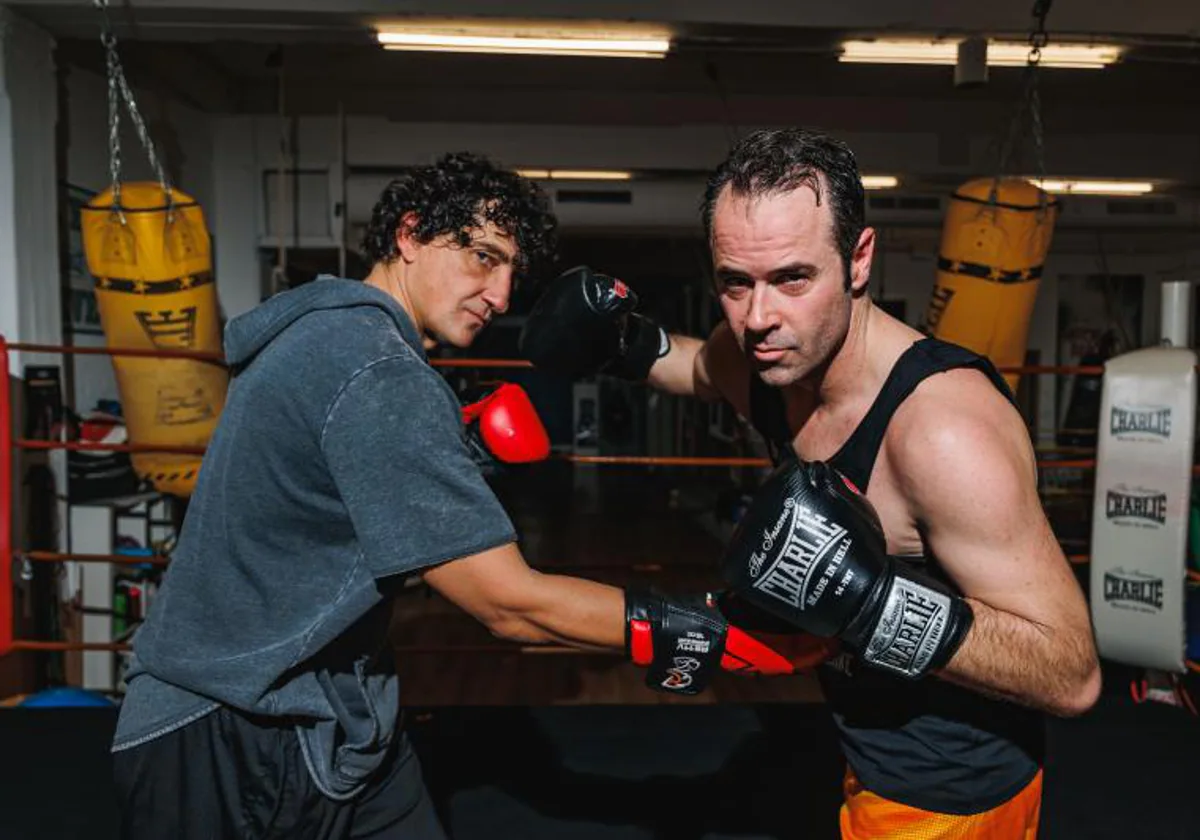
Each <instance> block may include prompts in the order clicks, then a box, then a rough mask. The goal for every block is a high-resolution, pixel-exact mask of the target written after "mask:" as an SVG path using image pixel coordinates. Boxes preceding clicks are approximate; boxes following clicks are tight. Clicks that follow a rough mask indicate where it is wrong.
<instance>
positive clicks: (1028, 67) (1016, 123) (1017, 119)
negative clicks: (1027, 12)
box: [993, 0, 1052, 204]
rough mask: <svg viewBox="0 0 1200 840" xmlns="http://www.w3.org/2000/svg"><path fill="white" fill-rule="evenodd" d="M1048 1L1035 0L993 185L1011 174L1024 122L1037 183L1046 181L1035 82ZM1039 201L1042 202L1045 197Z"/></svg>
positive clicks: (1044, 40) (1044, 41)
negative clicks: (1021, 76) (1011, 114)
mask: <svg viewBox="0 0 1200 840" xmlns="http://www.w3.org/2000/svg"><path fill="white" fill-rule="evenodd" d="M1051 2H1052V0H1034V4H1033V12H1032V14H1033V18H1034V25H1033V26H1032V27H1031V28H1030V31H1029V39H1028V40H1029V56H1028V59H1027V60H1026V63H1025V70H1024V79H1023V80H1022V86H1021V95H1020V98H1019V99H1018V102H1017V112H1016V114H1015V115H1014V117H1013V119H1012V120H1011V121H1010V123H1009V126H1008V133H1007V136H1006V137H1005V138H1004V142H1003V143H1002V145H1001V148H1000V154H999V161H998V165H997V167H996V168H997V175H996V182H999V180H1000V179H1001V178H1003V177H1004V176H1005V175H1008V174H1011V173H1010V171H1009V169H1010V166H1011V164H1012V163H1013V159H1014V157H1016V156H1017V153H1018V151H1019V148H1020V146H1021V145H1022V143H1021V140H1022V136H1023V135H1024V129H1025V125H1026V122H1028V124H1029V129H1030V130H1029V139H1030V140H1031V142H1032V144H1033V155H1034V167H1035V168H1036V170H1037V177H1038V179H1039V183H1043V182H1045V180H1046V153H1045V131H1044V128H1043V125H1042V97H1041V91H1040V89H1039V87H1038V82H1039V79H1040V72H1039V71H1040V69H1041V60H1042V49H1043V48H1044V47H1045V46H1046V44H1047V43H1049V40H1050V36H1049V35H1048V34H1047V32H1046V15H1047V14H1048V13H1049V12H1050V5H1051ZM993 192H995V189H994V188H993ZM1042 202H1043V204H1044V203H1045V195H1044V194H1043V196H1042Z"/></svg>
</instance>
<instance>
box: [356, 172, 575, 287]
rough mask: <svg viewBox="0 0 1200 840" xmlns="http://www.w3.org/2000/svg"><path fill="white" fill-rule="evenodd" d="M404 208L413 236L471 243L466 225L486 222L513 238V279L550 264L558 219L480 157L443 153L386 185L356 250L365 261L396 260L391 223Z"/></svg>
mask: <svg viewBox="0 0 1200 840" xmlns="http://www.w3.org/2000/svg"><path fill="white" fill-rule="evenodd" d="M409 213H413V214H415V215H416V218H417V222H416V228H415V230H414V233H415V236H416V238H417V241H419V242H429V241H431V240H433V239H434V238H435V237H437V236H440V235H442V234H447V233H448V234H452V235H454V236H455V238H456V239H457V241H458V242H459V244H460V245H462V246H463V247H466V246H467V245H469V244H470V242H471V232H472V230H478V229H479V228H480V227H482V226H483V225H484V224H485V223H486V222H492V223H493V224H494V225H496V227H498V228H500V230H502V231H504V232H505V233H506V234H508V235H509V236H511V237H513V239H515V240H516V244H517V256H516V261H515V265H514V269H515V275H516V276H518V277H527V276H534V277H536V276H538V275H540V274H542V273H543V272H544V271H546V270H548V269H549V268H550V266H551V265H552V264H553V262H554V258H555V249H556V247H557V230H558V220H557V219H556V218H555V217H554V214H553V213H552V212H551V211H550V202H549V199H548V198H547V197H546V194H545V193H544V192H543V191H542V189H541V188H540V187H538V185H537V184H535V183H534V182H532V181H530V180H528V179H526V178H522V177H521V176H520V175H518V174H517V173H516V172H512V171H510V170H506V169H501V168H499V167H497V166H496V165H494V164H493V163H492V162H491V161H489V160H488V159H487V158H485V157H483V156H481V155H476V154H470V153H466V152H459V153H454V154H448V155H445V156H444V157H442V158H441V159H440V160H438V161H437V162H436V163H434V164H432V165H430V166H417V167H413V168H412V169H410V170H408V171H407V172H405V173H404V174H403V175H401V176H400V177H398V178H396V179H395V180H393V181H392V182H391V183H390V184H388V185H387V187H386V188H385V189H384V191H383V193H382V194H381V195H380V196H379V201H378V202H376V204H375V209H374V211H373V212H372V213H371V223H370V224H369V225H368V226H367V230H366V233H365V234H364V235H363V240H362V247H363V251H364V252H365V253H366V256H367V258H368V259H369V260H370V261H371V262H372V263H388V262H391V261H392V260H394V259H396V256H397V251H396V226H397V225H398V224H399V223H400V220H401V219H403V218H404V217H405V216H406V215H407V214H409Z"/></svg>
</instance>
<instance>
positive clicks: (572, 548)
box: [0, 467, 1200, 840]
mask: <svg viewBox="0 0 1200 840" xmlns="http://www.w3.org/2000/svg"><path fill="white" fill-rule="evenodd" d="M538 469H539V470H540V472H538V473H536V474H535V473H529V474H525V475H520V476H512V477H511V478H512V479H513V480H512V481H509V477H504V478H502V479H500V480H498V481H497V487H498V489H499V490H500V492H501V496H502V497H503V498H504V500H505V502H506V504H508V505H509V507H510V509H511V510H512V511H513V512H514V519H515V521H516V522H517V524H518V527H519V529H520V530H521V536H522V542H523V546H524V548H525V551H526V554H527V556H528V559H529V560H530V562H531V563H533V564H534V565H540V566H546V567H559V568H563V566H564V564H570V565H571V567H572V568H571V570H572V571H575V572H577V573H579V574H584V575H587V576H590V577H595V578H598V579H604V580H610V581H612V582H614V583H627V582H629V581H630V580H631V579H632V578H633V577H635V576H636V577H638V578H640V579H642V580H643V581H644V582H647V583H653V584H655V585H661V586H662V587H663V588H664V589H667V590H686V589H691V590H695V589H699V588H701V587H703V586H705V585H710V584H711V583H712V582H713V581H712V574H711V572H710V568H711V566H712V564H713V561H715V559H716V558H717V557H718V556H719V552H720V541H719V540H718V539H717V537H716V536H714V535H713V534H712V533H710V532H709V531H708V530H706V529H705V528H704V527H701V526H700V525H699V524H698V523H699V522H700V521H701V520H702V519H703V517H701V516H699V515H698V514H700V513H702V512H703V508H704V507H705V505H706V504H707V502H703V503H698V502H696V499H703V498H704V494H703V492H700V493H699V494H696V493H691V492H689V490H688V488H685V490H684V492H683V493H682V494H680V493H672V492H671V491H672V490H673V489H676V490H677V489H678V488H677V487H676V486H675V485H674V484H673V482H674V481H677V480H678V478H677V477H676V478H672V477H669V476H659V475H650V476H647V475H644V474H643V475H638V474H626V475H624V476H622V475H620V474H607V475H605V476H602V477H600V480H599V482H598V492H597V493H595V494H581V493H579V492H575V493H572V492H567V491H566V487H568V486H569V484H568V485H563V484H562V482H564V481H567V482H569V481H570V478H569V476H567V477H564V476H563V475H562V474H561V473H558V472H556V471H555V468H553V467H544V468H538ZM555 488H557V490H558V492H548V491H551V490H554V489H555ZM706 564H707V567H706ZM635 565H636V566H638V567H640V568H641V569H642V571H639V572H630V571H629V567H632V566H635ZM655 565H659V566H663V567H664V568H663V569H662V570H661V571H650V570H649V569H648V568H647V567H651V566H655ZM581 566H582V567H584V568H583V569H579V567H581ZM621 567H625V568H624V569H622V568H621ZM394 635H395V641H396V644H397V645H398V646H399V647H401V648H410V650H408V651H407V652H406V653H402V654H401V655H400V656H399V659H398V661H399V663H400V667H401V671H402V676H403V678H404V680H405V682H404V690H405V692H406V697H407V703H408V706H409V712H408V719H409V731H410V733H411V737H412V738H413V741H414V743H415V745H416V747H417V750H418V753H419V755H420V757H421V760H422V762H423V766H424V770H425V775H426V779H427V781H428V784H429V787H430V790H431V792H432V794H433V796H434V798H435V800H436V802H437V804H438V807H439V809H440V810H441V813H442V815H443V819H444V821H445V823H446V826H447V828H448V829H449V830H450V832H451V834H452V836H453V837H454V838H456V840H473V838H488V840H495V838H521V839H522V840H537V838H563V837H571V838H587V839H588V840H591V839H592V838H594V839H595V840H626V839H627V838H628V840H643V838H667V839H669V840H676V839H678V840H683V838H704V840H718V838H719V839H720V840H734V839H735V838H736V839H737V840H767V838H793V837H803V838H835V837H836V836H837V830H836V820H837V806H838V802H839V793H840V787H839V786H840V780H841V773H842V768H843V764H842V759H841V757H840V754H839V752H838V748H837V743H836V739H835V736H834V731H833V728H832V724H831V722H830V720H829V716H828V714H827V712H826V710H825V709H824V707H823V706H822V705H821V702H820V693H819V690H818V689H817V687H816V685H815V683H814V682H813V681H812V680H811V679H795V680H743V679H734V678H727V679H722V680H721V681H720V682H719V683H718V684H717V685H716V686H715V687H714V690H713V691H712V692H710V693H709V694H708V695H706V696H704V697H700V698H695V699H691V700H678V699H672V698H666V697H664V696H663V695H660V694H657V693H655V692H651V691H649V690H647V689H645V688H644V687H643V686H642V684H641V679H640V674H639V673H638V671H637V669H634V668H632V667H630V666H626V665H624V664H622V663H620V662H619V661H617V660H616V659H615V658H613V657H604V656H591V655H587V656H580V655H573V654H554V653H542V654H529V653H526V654H521V653H508V652H506V653H495V652H485V651H483V650H476V651H475V652H464V653H456V654H451V653H448V652H446V648H450V647H461V646H472V647H477V648H488V647H493V646H496V645H497V644H498V643H497V641H496V640H494V639H492V638H491V637H490V636H489V635H488V634H487V632H486V631H484V630H482V628H480V627H478V626H477V625H475V624H474V623H473V622H472V621H471V620H470V619H467V618H465V617H463V616H462V615H461V614H458V613H457V612H456V611H455V610H453V609H452V608H450V607H448V606H447V605H445V604H442V603H440V602H439V600H438V599H437V598H435V597H431V596H430V595H429V593H428V592H427V591H426V590H424V589H423V588H420V587H417V588H413V589H412V590H410V591H408V592H407V593H406V594H405V595H404V596H402V598H401V599H400V602H399V604H398V606H397V610H396V621H395V627H394ZM411 648H425V650H424V652H418V651H416V650H411ZM1133 676H1134V672H1133V671H1132V670H1130V669H1126V668H1122V667H1119V666H1115V665H1112V664H1110V663H1106V668H1105V692H1104V696H1103V697H1102V699H1101V701H1100V703H1099V704H1098V705H1097V707H1096V708H1095V709H1094V710H1093V711H1092V712H1090V713H1089V714H1087V715H1085V716H1083V717H1081V718H1078V719H1073V720H1052V721H1050V724H1049V742H1048V758H1047V769H1046V792H1045V800H1044V811H1043V823H1042V832H1041V835H1040V836H1041V837H1043V838H1051V840H1060V839H1061V840H1075V839H1076V838H1133V837H1136V838H1147V840H1151V839H1153V840H1157V839H1158V838H1162V840H1177V839H1178V840H1183V838H1195V837H1197V836H1200V797H1197V796H1195V794H1194V787H1195V782H1194V775H1195V771H1196V769H1197V768H1200V719H1197V718H1196V717H1194V716H1192V715H1191V714H1190V713H1188V712H1186V711H1184V710H1182V709H1180V708H1177V707H1173V706H1168V705H1164V704H1161V703H1154V702H1148V703H1142V704H1137V703H1135V702H1134V701H1133V699H1132V697H1131V694H1130V690H1129V686H1130V680H1131V678H1132V677H1133ZM1191 688H1192V692H1193V695H1195V696H1200V691H1197V689H1198V688H1200V687H1198V686H1196V685H1195V681H1194V680H1193V684H1192V686H1191ZM115 719H116V715H115V712H114V711H112V710H105V709H4V710H0V745H3V754H4V756H5V759H6V760H5V761H4V762H3V763H2V764H0V768H2V769H0V815H2V816H0V840H43V838H45V839H46V840H50V838H54V840H57V839H58V838H87V840H99V839H100V838H110V837H116V825H115V823H116V812H115V808H114V805H113V801H112V796H111V789H110V787H109V785H110V776H109V765H108V754H107V746H108V741H109V738H110V737H111V733H112V727H113V725H114V723H115Z"/></svg>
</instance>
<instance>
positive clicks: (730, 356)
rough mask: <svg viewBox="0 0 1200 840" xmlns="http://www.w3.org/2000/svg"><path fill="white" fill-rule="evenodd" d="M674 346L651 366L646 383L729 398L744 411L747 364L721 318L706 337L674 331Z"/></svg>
mask: <svg viewBox="0 0 1200 840" xmlns="http://www.w3.org/2000/svg"><path fill="white" fill-rule="evenodd" d="M670 338H671V350H670V352H668V353H667V355H665V356H663V357H662V358H660V359H659V360H658V361H657V362H655V363H654V367H652V368H651V369H650V376H649V377H648V378H647V380H646V382H647V384H649V385H651V386H653V387H655V388H658V389H659V390H661V391H666V392H667V393H669V394H678V395H680V396H685V397H697V398H699V399H702V400H706V401H710V402H712V401H716V400H718V399H722V398H724V399H726V400H728V401H729V402H731V403H733V405H734V408H735V409H737V410H739V411H741V410H743V409H744V406H743V403H744V402H745V401H746V400H745V399H744V398H743V397H742V394H743V393H747V394H748V387H749V385H748V381H747V376H748V368H746V365H745V359H744V358H742V356H741V353H740V351H739V350H738V349H737V344H736V342H735V341H734V338H733V334H732V333H731V332H730V331H729V327H728V325H727V324H726V323H725V322H724V321H722V322H721V323H720V324H718V325H717V326H716V328H715V329H714V330H713V331H712V333H711V334H710V335H709V337H708V338H707V339H700V338H695V337H692V336H686V335H676V334H674V333H672V334H671V336H670Z"/></svg>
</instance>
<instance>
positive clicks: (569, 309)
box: [518, 266, 671, 381]
mask: <svg viewBox="0 0 1200 840" xmlns="http://www.w3.org/2000/svg"><path fill="white" fill-rule="evenodd" d="M637 303H638V298H637V295H636V294H635V293H634V291H633V290H632V289H630V288H629V287H628V286H626V285H625V284H624V283H622V282H621V281H620V280H616V279H614V278H612V277H609V276H607V275H604V274H599V273H597V272H594V271H592V270H591V269H590V268H588V267H587V266H578V267H576V268H572V269H571V270H570V271H567V272H564V273H563V274H561V275H559V276H558V277H557V278H555V279H554V280H552V281H551V282H550V284H549V286H548V288H547V289H546V290H545V291H544V292H543V293H542V296H541V297H540V298H539V299H538V302H537V303H536V304H535V305H534V307H533V309H532V311H531V312H530V313H529V317H528V318H526V320H525V325H524V326H523V327H522V328H521V335H520V338H519V343H518V348H519V352H520V354H521V355H522V356H523V357H525V358H526V359H528V360H529V361H531V362H533V365H534V367H536V368H538V369H540V370H546V371H550V372H551V373H558V374H562V375H564V376H569V377H571V378H572V379H579V378H582V377H586V376H591V375H593V374H597V373H606V374H609V375H611V376H616V377H620V378H621V379H629V380H634V381H642V380H644V379H645V378H646V377H647V376H649V375H650V368H652V367H653V366H654V363H655V361H657V360H658V359H659V358H660V357H662V356H665V355H666V354H667V351H668V350H670V348H671V342H670V339H669V338H668V337H667V333H666V331H665V330H664V329H663V328H662V327H660V326H659V325H658V324H655V323H654V322H653V321H651V320H649V319H648V318H645V317H643V316H641V315H638V314H636V313H635V312H634V309H636V308H637Z"/></svg>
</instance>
